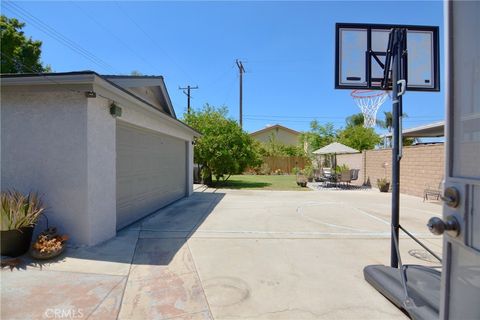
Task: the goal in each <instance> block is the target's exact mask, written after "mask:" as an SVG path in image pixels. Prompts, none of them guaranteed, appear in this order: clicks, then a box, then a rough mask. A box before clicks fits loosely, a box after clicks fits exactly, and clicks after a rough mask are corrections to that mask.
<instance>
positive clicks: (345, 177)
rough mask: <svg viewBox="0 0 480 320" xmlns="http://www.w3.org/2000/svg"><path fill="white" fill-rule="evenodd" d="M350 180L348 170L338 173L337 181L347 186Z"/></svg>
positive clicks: (350, 176)
mask: <svg viewBox="0 0 480 320" xmlns="http://www.w3.org/2000/svg"><path fill="white" fill-rule="evenodd" d="M351 181H352V175H351V173H350V170H348V171H342V173H340V175H339V176H338V180H337V182H340V183H343V184H344V185H347V186H349V185H350V182H351Z"/></svg>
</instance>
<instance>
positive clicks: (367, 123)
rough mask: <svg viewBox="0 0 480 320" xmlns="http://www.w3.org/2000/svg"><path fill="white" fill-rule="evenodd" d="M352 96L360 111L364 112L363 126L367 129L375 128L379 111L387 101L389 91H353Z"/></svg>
mask: <svg viewBox="0 0 480 320" xmlns="http://www.w3.org/2000/svg"><path fill="white" fill-rule="evenodd" d="M350 95H351V96H352V98H353V100H355V103H356V104H357V106H358V107H359V108H360V110H362V114H363V126H364V127H365V128H373V127H375V124H376V119H377V111H378V109H379V108H380V106H381V105H382V104H383V103H384V102H385V100H387V97H388V91H375V90H353V91H352V93H351V94H350Z"/></svg>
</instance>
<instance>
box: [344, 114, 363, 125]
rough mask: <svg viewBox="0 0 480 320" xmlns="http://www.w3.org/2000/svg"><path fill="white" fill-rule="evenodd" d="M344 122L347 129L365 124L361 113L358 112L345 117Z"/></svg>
mask: <svg viewBox="0 0 480 320" xmlns="http://www.w3.org/2000/svg"><path fill="white" fill-rule="evenodd" d="M345 121H346V122H347V127H351V126H363V124H364V123H365V117H364V115H363V113H361V112H360V113H355V114H352V115H351V116H350V117H347V118H346V119H345Z"/></svg>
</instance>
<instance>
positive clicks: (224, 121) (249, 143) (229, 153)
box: [184, 104, 262, 185]
mask: <svg viewBox="0 0 480 320" xmlns="http://www.w3.org/2000/svg"><path fill="white" fill-rule="evenodd" d="M227 113H228V109H227V108H226V107H221V108H215V107H214V106H210V105H209V104H206V105H205V106H204V107H203V109H202V110H200V111H195V110H192V111H191V112H190V114H185V115H184V121H185V123H186V124H188V125H189V126H191V127H192V128H194V129H196V130H197V131H199V132H200V133H201V134H202V136H201V137H200V138H198V139H197V140H196V141H195V147H194V159H195V163H197V164H199V165H200V168H201V172H202V176H203V178H204V182H205V183H206V184H209V185H210V184H212V176H215V178H216V180H217V182H218V180H220V179H221V178H223V179H224V180H228V178H229V177H230V175H232V174H239V173H242V172H243V171H244V170H245V169H246V168H247V167H256V166H259V165H260V164H261V162H262V161H261V159H260V155H259V154H258V151H257V148H256V144H255V143H254V140H253V138H252V137H250V135H249V134H248V133H246V132H245V131H243V130H242V128H241V127H240V126H239V125H238V124H237V122H236V121H234V120H233V119H228V118H227ZM225 176H227V177H226V178H225Z"/></svg>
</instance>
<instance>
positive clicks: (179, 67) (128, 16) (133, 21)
mask: <svg viewBox="0 0 480 320" xmlns="http://www.w3.org/2000/svg"><path fill="white" fill-rule="evenodd" d="M115 4H116V6H117V8H118V9H119V10H120V11H121V12H122V13H123V14H124V15H125V16H126V17H127V18H128V19H129V20H130V21H131V22H132V23H133V24H134V25H135V26H136V27H137V28H138V30H140V31H141V32H142V33H143V34H144V35H145V37H147V38H148V39H149V40H150V41H151V42H153V43H154V44H155V45H156V47H157V48H158V49H160V51H162V52H163V54H164V55H165V56H166V57H167V58H169V59H170V61H172V62H173V63H174V64H175V65H176V66H177V68H178V69H179V70H180V71H181V72H183V74H184V75H186V76H187V77H188V78H191V76H190V74H189V73H188V72H187V71H186V70H185V69H184V68H183V67H182V66H181V65H180V64H179V63H178V62H177V61H176V59H174V58H173V57H172V56H171V55H169V54H168V52H167V51H165V50H164V49H163V48H162V46H160V45H159V44H158V42H157V41H156V40H155V38H153V37H151V36H150V34H149V33H148V32H146V31H145V29H143V28H142V27H141V26H140V24H138V23H137V21H135V19H133V18H132V16H130V14H128V12H127V11H125V10H124V9H123V8H122V7H121V5H120V4H119V3H118V1H115Z"/></svg>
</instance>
